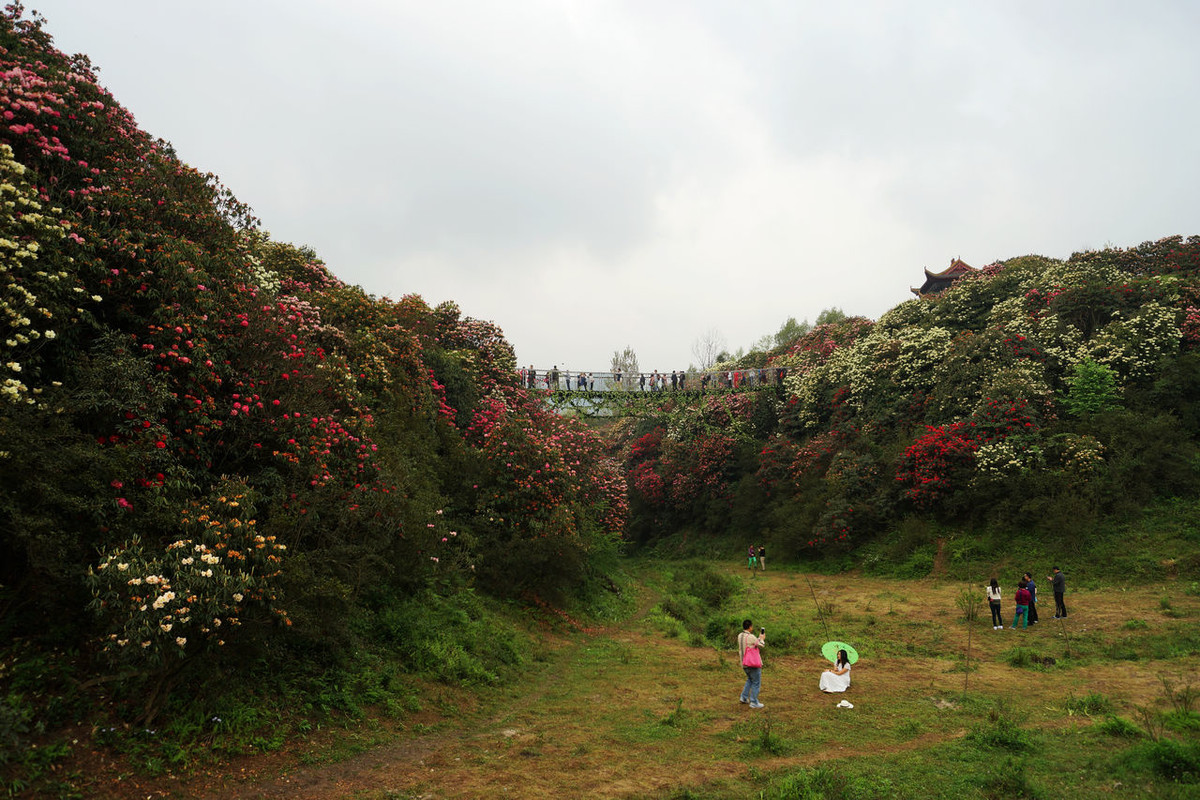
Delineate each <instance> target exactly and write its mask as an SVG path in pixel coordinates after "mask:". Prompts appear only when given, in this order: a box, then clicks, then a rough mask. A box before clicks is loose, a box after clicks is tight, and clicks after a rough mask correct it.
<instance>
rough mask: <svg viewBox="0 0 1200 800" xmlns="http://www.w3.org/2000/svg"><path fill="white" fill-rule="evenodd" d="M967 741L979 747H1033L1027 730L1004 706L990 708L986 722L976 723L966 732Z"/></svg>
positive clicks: (1019, 748) (1004, 748)
mask: <svg viewBox="0 0 1200 800" xmlns="http://www.w3.org/2000/svg"><path fill="white" fill-rule="evenodd" d="M966 739H967V741H968V742H971V743H973V744H975V745H978V746H979V747H987V748H995V749H1002V750H1009V751H1012V752H1020V751H1023V750H1029V749H1030V748H1031V747H1033V739H1032V737H1031V736H1030V734H1029V732H1028V731H1026V730H1025V729H1023V728H1022V727H1021V726H1020V723H1019V722H1017V720H1016V719H1014V717H1013V715H1012V712H1011V711H1010V710H1008V709H1007V708H1006V707H1004V706H998V707H996V708H994V709H992V711H991V713H989V715H988V720H987V722H985V723H983V724H981V725H977V726H975V727H974V728H972V729H971V730H970V731H968V733H967V737H966Z"/></svg>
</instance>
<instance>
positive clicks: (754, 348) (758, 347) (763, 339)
mask: <svg viewBox="0 0 1200 800" xmlns="http://www.w3.org/2000/svg"><path fill="white" fill-rule="evenodd" d="M774 346H775V337H774V336H772V335H771V334H769V333H764V334H763V335H762V336H760V337H758V339H756V340H755V341H754V344H752V345H750V352H751V353H765V352H767V351H768V350H770V349H771V348H772V347H774Z"/></svg>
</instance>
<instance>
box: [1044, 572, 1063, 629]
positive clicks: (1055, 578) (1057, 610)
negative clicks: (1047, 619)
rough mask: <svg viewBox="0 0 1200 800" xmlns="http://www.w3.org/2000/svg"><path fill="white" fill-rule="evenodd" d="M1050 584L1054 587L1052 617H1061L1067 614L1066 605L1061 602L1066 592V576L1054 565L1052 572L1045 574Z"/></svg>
mask: <svg viewBox="0 0 1200 800" xmlns="http://www.w3.org/2000/svg"><path fill="white" fill-rule="evenodd" d="M1046 577H1048V578H1049V579H1050V586H1051V587H1052V588H1053V589H1054V618H1055V619H1062V618H1064V617H1065V616H1067V606H1066V604H1064V603H1063V595H1064V594H1066V593H1067V576H1066V575H1063V574H1062V570H1061V569H1059V568H1058V567H1054V574H1053V575H1047V576H1046Z"/></svg>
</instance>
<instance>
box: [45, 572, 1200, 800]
mask: <svg viewBox="0 0 1200 800" xmlns="http://www.w3.org/2000/svg"><path fill="white" fill-rule="evenodd" d="M628 566H629V569H630V570H631V571H632V572H633V574H634V577H635V578H636V583H637V586H631V587H630V589H629V593H630V594H631V595H634V596H636V602H637V603H638V610H637V612H636V613H634V614H632V615H631V616H629V617H628V618H627V619H625V620H624V621H621V622H617V623H613V624H610V625H609V626H608V627H603V628H598V629H594V630H589V631H586V632H581V631H578V630H574V629H568V628H566V627H564V626H561V625H559V624H556V623H554V622H553V621H552V620H548V621H545V622H537V621H533V620H528V619H526V620H524V621H523V624H524V625H525V630H526V631H527V633H523V634H522V636H527V637H528V638H527V639H525V640H524V641H527V642H530V643H536V649H537V656H536V657H533V656H527V655H525V654H524V653H522V654H521V655H520V659H521V660H520V664H519V665H518V666H516V667H515V668H514V669H513V670H512V672H511V673H510V674H509V675H508V677H507V678H505V679H503V680H500V681H497V682H492V681H487V680H484V681H476V682H472V681H471V680H470V679H469V678H468V679H467V680H466V681H465V682H466V683H468V684H469V685H467V686H463V687H455V686H453V685H447V684H446V683H442V682H431V681H422V680H415V679H413V678H412V677H411V676H408V677H406V676H403V675H393V676H392V677H391V678H390V679H389V680H388V681H382V680H374V681H372V680H368V679H367V678H365V677H363V678H362V680H360V681H359V682H358V684H357V686H358V688H357V689H354V696H353V697H349V698H347V697H342V696H341V695H340V694H339V693H338V692H337V691H335V690H334V689H333V688H332V687H329V686H325V687H321V686H319V685H316V684H314V686H313V690H314V691H313V694H312V696H311V697H310V698H309V702H311V703H312V704H313V705H314V707H318V706H323V705H330V706H333V707H340V708H344V709H347V710H343V711H341V712H339V713H338V714H337V715H335V716H334V717H326V718H325V719H326V721H325V722H322V723H320V724H319V726H318V727H317V728H314V727H313V726H312V723H311V722H308V721H309V720H312V719H314V717H311V716H309V715H305V714H288V713H284V712H283V711H282V710H280V711H279V712H278V714H276V712H264V711H262V710H261V707H260V706H258V705H255V704H247V707H246V708H239V707H230V708H226V709H217V710H211V711H206V712H204V714H207V715H208V716H203V715H199V716H197V717H196V718H194V719H193V718H188V719H191V720H192V721H191V722H189V723H188V724H189V725H194V726H195V732H194V735H193V736H192V739H190V740H188V741H194V742H196V743H197V745H198V744H199V743H205V744H206V746H208V745H215V746H216V750H215V754H214V756H213V758H214V759H217V760H218V761H220V759H223V758H226V757H232V756H235V755H236V754H238V753H247V752H255V751H266V752H265V754H262V755H258V756H254V757H253V758H252V759H251V760H250V761H240V762H239V763H243V764H253V763H258V762H260V761H261V762H262V763H266V764H270V765H273V766H271V767H270V769H269V770H266V771H264V772H262V773H261V774H260V777H259V778H258V782H259V783H261V787H260V788H261V790H262V793H264V794H270V793H271V792H272V791H273V792H276V793H279V792H281V791H284V788H283V787H284V786H285V785H284V784H282V783H277V782H275V778H274V777H273V776H274V775H276V774H279V773H280V772H286V771H288V770H289V769H290V770H296V769H303V770H305V772H306V776H305V780H306V781H308V782H309V783H310V784H311V786H312V787H313V788H312V791H313V792H315V793H316V794H320V795H321V796H330V797H418V796H429V795H435V796H438V797H443V798H466V797H482V796H510V797H539V796H551V795H554V796H567V797H570V796H583V795H587V796H590V797H599V798H638V797H681V798H682V797H692V798H706V799H707V800H723V799H724V798H741V797H750V796H753V797H757V796H761V797H765V798H780V800H782V798H817V797H821V798H843V799H853V798H867V797H870V798H874V797H881V798H888V797H897V798H902V797H911V796H920V797H922V798H923V800H937V799H938V798H955V800H958V799H959V798H990V797H1004V798H1010V797H1043V798H1053V797H1063V796H1076V797H1088V796H1101V795H1106V794H1107V793H1108V792H1110V791H1111V790H1112V786H1113V785H1114V783H1116V782H1120V783H1121V784H1122V786H1123V787H1124V788H1123V789H1122V792H1121V793H1122V796H1125V797H1131V798H1149V797H1164V798H1182V797H1187V796H1189V795H1188V794H1187V793H1188V792H1189V791H1190V792H1193V795H1191V796H1194V792H1195V789H1196V784H1194V783H1189V781H1190V780H1191V777H1190V776H1191V775H1192V772H1191V771H1190V770H1191V769H1192V765H1193V763H1194V751H1193V750H1191V749H1189V747H1188V746H1187V742H1188V741H1189V740H1194V739H1195V738H1196V726H1197V725H1198V724H1200V714H1198V713H1197V710H1196V706H1197V698H1196V692H1195V690H1194V689H1193V688H1192V686H1191V684H1189V683H1187V679H1188V676H1191V675H1194V674H1196V671H1197V668H1198V666H1200V643H1197V642H1196V636H1197V634H1196V633H1193V632H1191V631H1190V630H1189V626H1188V623H1189V619H1190V618H1194V616H1195V613H1196V611H1197V609H1200V597H1198V596H1196V595H1192V594H1189V593H1187V592H1180V591H1171V590H1169V589H1166V588H1165V587H1164V585H1162V584H1156V585H1155V584H1145V585H1141V586H1138V587H1129V588H1127V590H1126V591H1124V592H1119V591H1117V592H1114V590H1113V588H1112V587H1108V586H1105V585H1100V586H1098V587H1097V589H1095V590H1089V589H1085V588H1080V589H1078V590H1075V591H1073V592H1072V600H1073V601H1074V605H1073V606H1072V617H1071V618H1070V619H1069V620H1068V624H1069V625H1070V627H1069V628H1066V629H1065V631H1064V629H1063V626H1061V625H1060V624H1059V623H1057V622H1053V623H1051V621H1050V620H1046V621H1045V622H1043V623H1039V624H1038V625H1035V626H1032V627H1031V628H1030V629H1029V630H1027V631H1010V630H1007V629H1006V630H1004V631H993V630H991V627H990V624H989V620H988V619H987V618H986V615H984V616H981V617H980V618H978V619H977V620H976V621H975V623H974V625H975V627H974V628H973V630H972V672H971V673H970V676H969V686H968V689H967V691H966V692H965V693H964V691H963V679H964V674H963V672H962V663H963V655H964V653H965V648H966V636H967V626H968V625H969V624H970V623H968V622H966V621H964V619H963V616H964V614H963V612H962V610H961V609H960V608H959V607H957V606H956V599H957V598H958V597H959V596H960V593H961V591H962V588H963V587H962V582H961V581H946V582H939V581H934V580H926V581H924V582H922V584H921V585H920V587H919V590H917V588H916V587H914V585H913V584H911V583H910V582H907V581H900V580H896V579H890V578H876V577H866V576H861V575H854V574H847V573H839V574H831V575H818V574H810V575H808V576H807V577H806V576H805V575H803V574H800V573H795V572H790V571H788V570H786V569H779V568H778V565H772V566H773V569H772V570H771V571H768V572H767V573H765V574H760V575H758V576H757V577H756V579H755V580H753V581H751V580H748V579H746V578H745V576H744V575H743V574H742V573H743V572H744V569H743V570H738V569H737V568H736V566H732V565H730V566H728V567H725V566H722V565H716V566H714V565H712V564H709V565H707V568H708V569H710V570H712V571H713V574H704V573H703V572H702V571H699V570H698V569H697V566H696V564H695V562H662V561H650V560H635V561H632V562H630V563H629V564H628ZM810 584H811V590H810ZM730 585H732V588H731V589H730V588H729V586H730ZM814 594H815V596H816V601H815V603H814ZM702 595H703V597H702ZM1164 596H1170V597H1171V607H1172V609H1176V610H1178V611H1179V612H1181V613H1182V614H1184V615H1187V618H1184V619H1175V618H1172V617H1166V616H1165V615H1163V614H1162V613H1161V609H1160V600H1161V598H1162V597H1164ZM664 600H668V601H669V602H664ZM817 604H821V609H822V612H823V613H824V612H826V611H827V612H829V614H828V615H827V616H825V617H824V621H822V617H821V615H819V614H818V613H817ZM675 613H678V614H679V615H680V616H682V617H685V619H679V618H677V617H676V616H674V614H675ZM745 617H751V618H752V619H754V620H755V624H756V625H758V624H763V625H765V626H766V627H767V629H768V637H767V648H766V649H765V651H764V653H765V658H766V667H765V669H764V672H763V689H762V701H763V702H764V703H765V704H766V706H767V707H766V708H765V709H761V710H753V711H752V710H750V709H748V708H747V707H746V706H743V705H740V704H739V703H738V702H737V694H738V691H739V690H740V688H741V684H742V682H743V681H744V675H743V674H742V671H741V668H740V666H739V665H738V664H737V659H736V653H732V652H731V648H732V647H733V644H734V635H735V634H736V631H737V630H740V620H741V619H743V618H745ZM474 619H479V620H486V621H487V624H489V625H491V626H492V627H493V628H496V626H497V625H498V624H500V623H502V622H503V620H500V619H499V617H497V616H495V612H494V611H488V612H486V613H484V612H482V611H481V612H479V613H478V614H477V615H476V617H475V618H474ZM515 619H521V618H520V617H515ZM1130 619H1144V620H1146V626H1145V627H1144V628H1143V627H1138V628H1136V629H1130V628H1128V627H1126V623H1127V622H1128V621H1129V620H1130ZM464 624H465V625H466V627H464V628H463V629H462V630H463V631H464V632H465V635H466V634H469V635H471V636H473V637H475V638H476V639H477V640H478V641H480V642H484V643H486V642H488V641H491V640H492V638H494V636H495V634H494V633H492V634H488V633H487V632H486V631H484V630H482V629H480V628H478V627H473V626H475V622H474V621H473V620H468V621H467V623H464ZM504 624H512V623H511V622H509V623H504ZM827 626H828V627H827ZM672 630H674V631H675V632H676V635H674V636H672V635H670V632H671V631H672ZM1064 633H1066V634H1067V635H1069V636H1070V648H1071V653H1072V655H1071V656H1068V655H1067V644H1068V642H1067V639H1066V638H1065V636H1064ZM827 638H839V639H844V640H847V641H849V642H851V643H852V644H854V645H855V646H856V647H857V649H858V651H859V653H860V655H861V657H862V658H861V660H860V661H859V663H858V664H856V665H855V670H854V673H853V675H854V682H853V684H852V686H851V689H850V691H849V693H847V694H846V695H845V698H846V699H848V700H850V701H851V702H852V703H853V704H854V706H855V707H854V708H853V709H849V710H847V709H839V708H837V707H836V703H837V701H838V700H840V699H841V697H840V696H827V695H823V694H821V693H820V692H818V691H817V690H816V684H817V679H818V676H819V673H820V671H821V670H822V669H823V668H824V667H825V666H826V664H827V662H825V661H824V660H823V659H822V657H821V655H820V646H821V644H822V643H823V642H824V641H826V639H827ZM1129 651H1133V652H1134V653H1135V654H1147V653H1158V654H1159V655H1156V656H1154V657H1153V658H1151V657H1149V656H1143V657H1135V658H1132V659H1130V658H1125V657H1123V656H1124V655H1125V654H1126V653H1128V652H1129ZM498 655H499V656H500V658H499V659H497V660H494V661H492V662H482V661H481V662H480V664H481V668H482V669H484V670H489V671H496V669H502V668H503V660H504V659H507V658H510V657H511V656H510V654H509V651H507V650H506V651H503V652H500V653H499V654H498ZM1034 656H1036V657H1038V658H1044V657H1052V658H1054V659H1056V663H1055V664H1054V665H1053V666H1043V665H1040V664H1034V663H1033V662H1032V660H1031V659H1032V658H1033V657H1034ZM465 657H466V656H465V655H464V656H463V658H465ZM474 657H478V656H474ZM493 664H500V665H501V666H500V667H495V666H492V665H493ZM381 670H382V666H380V669H379V670H376V672H380V671H381ZM473 670H475V668H474V667H470V668H465V669H463V670H462V671H463V672H465V673H467V674H472V671H473ZM383 671H385V670H383ZM474 674H479V673H478V672H474ZM1161 676H1167V681H1166V682H1165V683H1164V681H1163V680H1162V679H1161ZM373 695H378V698H377V699H375V700H374V701H369V700H368V699H367V698H368V697H371V696H373ZM352 701H353V702H352ZM354 709H357V711H356V712H355V711H354ZM1138 709H1143V710H1144V712H1145V713H1144V714H1142V712H1141V711H1139V710H1138ZM212 715H220V716H221V719H222V722H221V723H220V724H219V725H214V724H212V723H211V720H210V719H209V717H210V716H212ZM316 719H320V718H319V717H318V718H316ZM1131 720H1132V721H1131ZM1144 720H1145V721H1144ZM305 724H307V725H308V726H309V727H308V729H305V728H304V727H303V726H304V725H305ZM1147 725H1150V726H1152V727H1153V729H1154V730H1153V736H1151V735H1149V734H1148V733H1147V731H1146V726H1147ZM255 737H262V738H263V741H262V744H263V746H262V747H255V746H253V742H254V741H255ZM185 738H186V737H185ZM88 745H89V747H90V748H98V749H100V750H101V751H102V752H109V753H112V752H114V751H113V750H112V749H111V748H112V747H115V746H114V745H108V744H106V743H104V742H102V741H92V742H88ZM131 746H132V745H131ZM139 746H143V747H145V748H146V752H145V753H144V754H142V755H141V756H139V758H138V759H135V761H136V763H137V764H139V765H140V766H138V771H139V772H142V773H144V772H145V771H147V770H149V769H156V770H159V777H157V778H149V779H145V780H143V783H145V782H146V781H149V783H150V784H151V785H152V786H157V788H159V789H161V790H162V791H164V792H168V793H173V794H174V795H175V796H178V797H189V796H200V795H204V794H207V793H212V792H210V791H208V790H209V789H211V788H212V786H211V784H208V783H206V779H205V777H204V775H205V773H206V772H207V771H208V770H209V769H211V765H212V762H211V761H210V762H207V763H206V765H205V766H204V767H203V769H197V765H196V764H195V763H194V762H188V761H187V760H185V761H184V762H182V763H180V764H172V763H171V762H170V758H171V754H170V753H169V752H166V751H165V750H164V749H163V748H162V747H161V746H159V745H153V746H152V740H151V739H146V740H145V741H143V742H141V744H140V745H139ZM222 747H226V748H227V749H225V750H222V749H221V748H222ZM273 748H274V749H273ZM185 749H186V748H185ZM117 751H118V752H117V755H119V747H118V748H117ZM189 752H191V751H189ZM360 754H362V755H360ZM237 757H238V758H243V759H244V758H245V756H237ZM151 759H157V760H156V761H154V762H153V764H152V763H151ZM54 763H55V764H56V765H59V768H60V769H61V770H62V771H69V770H70V769H72V768H73V762H72V755H71V754H65V755H61V756H59V757H57V758H55V760H54ZM414 765H420V768H419V769H418V768H416V767H414ZM181 771H182V773H181ZM168 774H175V775H179V774H184V775H190V776H191V777H189V778H187V779H186V780H185V781H184V782H182V783H181V782H180V780H181V779H179V778H174V779H171V778H168V777H167V775H168ZM105 777H106V776H105V774H104V773H103V772H101V773H99V774H98V775H97V776H92V775H91V773H86V774H85V775H84V777H82V778H81V779H80V780H79V781H76V783H80V781H81V782H82V783H81V785H82V786H84V788H85V789H86V791H84V795H85V796H89V797H93V796H94V797H105V796H120V795H105V794H103V793H102V792H98V791H94V790H95V789H96V788H97V787H103V786H107V784H106V783H103V782H102V781H103V780H104V778H105ZM89 781H90V782H89ZM156 782H157V783H156ZM257 785H258V784H256V783H251V784H247V787H248V788H249V787H250V786H257ZM149 793H150V792H149V791H147V792H144V793H143V794H142V796H145V795H146V794H149ZM45 796H48V797H54V796H68V792H67V790H66V789H63V790H62V791H59V792H57V794H55V793H51V794H46V795H45ZM314 796H315V795H314Z"/></svg>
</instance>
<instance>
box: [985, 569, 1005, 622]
mask: <svg viewBox="0 0 1200 800" xmlns="http://www.w3.org/2000/svg"><path fill="white" fill-rule="evenodd" d="M987 601H988V608H990V609H991V610H992V630H994V631H1002V630H1004V617H1002V616H1000V584H999V582H997V580H996V579H995V578H992V582H991V584H990V585H989V586H988V587H987Z"/></svg>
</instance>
